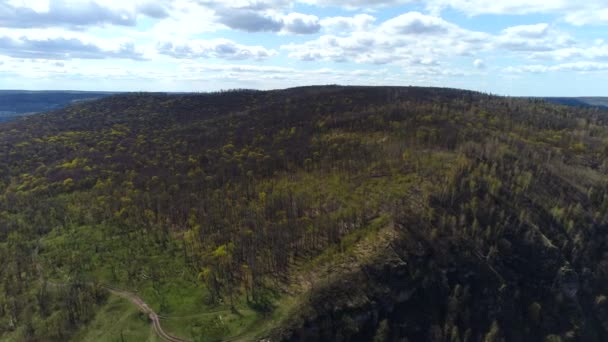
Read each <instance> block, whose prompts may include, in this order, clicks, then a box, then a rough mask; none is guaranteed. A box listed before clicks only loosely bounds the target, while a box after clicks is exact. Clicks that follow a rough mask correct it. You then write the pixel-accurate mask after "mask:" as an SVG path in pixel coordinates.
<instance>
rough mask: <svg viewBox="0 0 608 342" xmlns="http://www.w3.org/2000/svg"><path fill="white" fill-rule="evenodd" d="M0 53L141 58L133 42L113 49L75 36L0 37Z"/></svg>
mask: <svg viewBox="0 0 608 342" xmlns="http://www.w3.org/2000/svg"><path fill="white" fill-rule="evenodd" d="M0 55H3V56H9V57H13V58H39V59H53V60H62V59H63V60H68V59H105V58H120V59H133V60H143V59H144V58H143V55H142V54H141V53H139V52H138V51H137V50H136V48H135V45H134V44H133V43H122V44H120V45H119V46H116V47H115V48H113V49H106V48H102V47H100V46H98V45H96V44H94V43H88V42H84V41H82V40H79V39H76V38H62V37H57V38H46V39H35V38H27V37H21V38H12V37H8V36H2V37H0Z"/></svg>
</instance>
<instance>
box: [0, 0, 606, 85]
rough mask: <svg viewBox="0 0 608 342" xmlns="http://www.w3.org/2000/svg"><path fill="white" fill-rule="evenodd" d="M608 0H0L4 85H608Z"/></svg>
mask: <svg viewBox="0 0 608 342" xmlns="http://www.w3.org/2000/svg"><path fill="white" fill-rule="evenodd" d="M606 40H608V3H607V2H606V0H587V1H571V0H510V1H501V0H429V1H418V0H354V1H339V0H301V1H289V0H229V1H217V0H164V1H163V0H156V1H153V0H103V1H102V0H0V89H75V90H120V91H211V90H219V89H232V88H256V89H273V88H285V87H291V86H300V85H312V84H358V85H419V86H441V87H456V88H467V89H473V90H480V91H484V92H490V93H494V94H501V95H529V96H585V95H588V96H608V90H607V89H608V87H606V82H607V81H608V41H606Z"/></svg>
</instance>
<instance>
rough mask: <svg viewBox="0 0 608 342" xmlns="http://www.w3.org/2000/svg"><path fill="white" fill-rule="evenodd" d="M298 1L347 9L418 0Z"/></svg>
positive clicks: (386, 5)
mask: <svg viewBox="0 0 608 342" xmlns="http://www.w3.org/2000/svg"><path fill="white" fill-rule="evenodd" d="M300 2H303V3H307V4H311V5H317V6H337V7H344V8H349V9H357V8H372V7H388V6H397V5H404V4H409V3H415V2H418V1H417V0H350V1H341V0H302V1H300Z"/></svg>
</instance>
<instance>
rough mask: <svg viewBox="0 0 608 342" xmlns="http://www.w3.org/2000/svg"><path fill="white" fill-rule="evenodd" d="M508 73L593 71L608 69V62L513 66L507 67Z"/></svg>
mask: <svg viewBox="0 0 608 342" xmlns="http://www.w3.org/2000/svg"><path fill="white" fill-rule="evenodd" d="M504 71H505V72H507V73H515V74H521V73H546V72H563V71H570V72H593V71H608V63H598V62H584V61H583V62H573V63H563V64H556V65H540V64H534V65H522V66H511V67H508V68H505V70H504Z"/></svg>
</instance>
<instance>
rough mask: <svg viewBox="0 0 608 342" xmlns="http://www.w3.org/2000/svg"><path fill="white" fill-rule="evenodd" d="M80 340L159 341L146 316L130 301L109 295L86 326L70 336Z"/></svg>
mask: <svg viewBox="0 0 608 342" xmlns="http://www.w3.org/2000/svg"><path fill="white" fill-rule="evenodd" d="M72 341H82V342H123V341H124V342H130V341H133V342H136V341H142V342H143V341H147V342H161V341H162V340H160V339H159V338H158V337H157V336H156V334H155V333H154V330H153V328H152V326H151V325H150V323H149V321H148V318H147V317H146V316H145V315H144V314H141V313H140V312H139V310H138V309H137V308H136V307H135V306H133V304H131V303H130V302H128V301H127V300H125V299H122V298H119V297H117V296H110V297H109V299H108V302H107V303H106V304H105V305H104V306H103V307H101V309H100V310H99V311H98V312H97V314H96V315H95V318H94V319H93V321H92V322H91V323H89V324H88V325H87V326H86V328H84V329H82V330H81V331H80V332H78V333H77V334H76V335H74V337H73V338H72Z"/></svg>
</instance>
